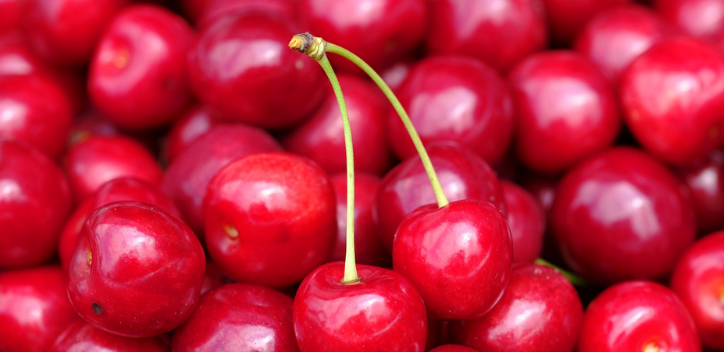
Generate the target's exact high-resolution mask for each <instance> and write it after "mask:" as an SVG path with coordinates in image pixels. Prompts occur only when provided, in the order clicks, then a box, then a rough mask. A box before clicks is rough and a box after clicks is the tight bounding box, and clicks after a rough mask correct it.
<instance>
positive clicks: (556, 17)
mask: <svg viewBox="0 0 724 352" xmlns="http://www.w3.org/2000/svg"><path fill="white" fill-rule="evenodd" d="M630 2H633V1H632V0H543V5H544V7H545V13H546V17H547V18H548V29H549V33H550V35H551V38H552V41H553V42H554V43H558V44H568V43H570V42H571V41H572V40H573V38H575V37H576V35H578V33H579V32H580V31H581V29H582V28H583V27H584V26H585V25H586V23H588V21H589V20H590V19H591V18H593V17H594V16H595V15H596V14H597V13H599V12H602V11H604V10H606V9H609V8H612V7H616V6H617V5H621V4H626V3H630Z"/></svg>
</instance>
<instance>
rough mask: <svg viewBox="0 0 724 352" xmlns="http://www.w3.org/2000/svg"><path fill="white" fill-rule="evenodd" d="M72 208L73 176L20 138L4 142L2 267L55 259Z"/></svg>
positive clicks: (0, 169)
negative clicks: (71, 183) (64, 225)
mask: <svg viewBox="0 0 724 352" xmlns="http://www.w3.org/2000/svg"><path fill="white" fill-rule="evenodd" d="M71 207H72V198H71V194H70V187H69V186H68V180H67V179H66V177H65V175H64V174H63V172H62V171H61V170H60V168H59V167H58V166H57V165H56V164H55V163H54V162H53V161H52V160H50V159H49V158H48V157H47V156H45V155H44V154H43V153H41V152H39V151H37V150H36V149H34V148H32V147H29V146H25V145H24V144H22V143H20V142H14V141H9V140H4V141H0V214H3V215H2V217H0V229H2V230H1V231H0V268H22V267H30V266H35V265H38V264H41V263H43V262H45V261H47V260H48V259H50V258H51V257H52V256H53V253H55V250H56V248H57V245H58V236H59V235H60V231H61V228H62V227H63V223H64V222H65V220H66V218H67V217H68V215H69V214H70V211H71V209H72V208H71Z"/></svg>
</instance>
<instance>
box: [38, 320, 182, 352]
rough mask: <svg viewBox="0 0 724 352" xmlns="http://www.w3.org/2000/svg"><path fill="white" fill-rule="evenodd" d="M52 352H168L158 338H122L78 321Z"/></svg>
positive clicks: (60, 337) (66, 331)
mask: <svg viewBox="0 0 724 352" xmlns="http://www.w3.org/2000/svg"><path fill="white" fill-rule="evenodd" d="M49 351H50V352H69V351H78V352H83V351H88V352H89V351H103V352H167V351H168V348H167V347H166V346H165V345H164V344H163V342H161V340H160V339H158V338H143V339H135V338H131V337H125V336H120V335H116V334H112V333H110V332H106V331H103V330H101V329H98V328H95V327H93V325H91V324H88V323H87V322H85V321H82V320H80V321H78V322H76V323H74V324H72V325H70V326H68V328H67V329H65V330H64V331H63V332H62V333H61V334H60V335H59V336H58V338H57V339H56V340H55V343H54V344H53V346H52V348H50V350H49Z"/></svg>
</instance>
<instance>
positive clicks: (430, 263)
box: [392, 199, 513, 319]
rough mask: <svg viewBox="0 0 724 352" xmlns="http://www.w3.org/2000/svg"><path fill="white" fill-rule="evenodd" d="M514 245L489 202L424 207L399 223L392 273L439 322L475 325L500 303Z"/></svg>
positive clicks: (469, 201)
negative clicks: (404, 280)
mask: <svg viewBox="0 0 724 352" xmlns="http://www.w3.org/2000/svg"><path fill="white" fill-rule="evenodd" d="M512 261H513V244H512V241H511V235H510V230H509V229H508V224H507V222H506V220H505V215H503V213H501V212H500V210H499V209H498V208H497V207H496V206H495V205H493V204H492V203H490V202H487V201H483V200H475V199H465V200H459V201H455V202H451V203H450V204H448V205H446V206H444V207H440V208H438V207H437V205H426V206H423V207H420V208H418V209H417V210H415V211H414V212H412V213H410V214H409V215H408V216H407V217H406V218H405V219H404V220H403V221H402V223H400V226H399V228H398V229H397V233H396V234H395V242H394V244H393V248H392V267H393V268H394V270H395V271H396V272H398V273H400V274H402V275H403V276H405V277H406V278H407V279H408V280H410V281H411V282H412V284H413V285H415V287H416V288H417V289H418V291H419V292H420V295H422V298H423V299H424V300H425V305H426V306H427V309H429V310H430V311H431V312H432V313H433V314H435V316H437V317H439V318H441V319H473V318H477V317H480V316H482V315H483V314H485V313H487V312H488V311H490V309H491V308H492V307H493V306H494V305H495V304H496V303H497V302H498V300H499V299H500V297H501V296H502V295H503V290H504V289H505V287H506V285H507V284H508V279H509V278H510V266H511V263H512Z"/></svg>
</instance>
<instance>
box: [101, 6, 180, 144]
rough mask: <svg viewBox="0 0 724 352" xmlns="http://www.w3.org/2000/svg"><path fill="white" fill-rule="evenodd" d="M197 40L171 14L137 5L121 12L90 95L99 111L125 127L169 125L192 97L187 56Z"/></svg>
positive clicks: (104, 42) (104, 44)
mask: <svg viewBox="0 0 724 352" xmlns="http://www.w3.org/2000/svg"><path fill="white" fill-rule="evenodd" d="M193 39H194V33H193V31H192V29H191V27H190V26H189V25H188V24H187V23H186V22H185V21H184V20H183V19H182V18H181V17H180V16H178V15H176V14H174V13H173V12H171V11H170V10H167V9H164V8H161V7H157V6H154V5H133V6H129V7H127V8H125V9H123V10H122V11H120V12H119V13H118V15H116V16H115V17H114V18H113V21H111V22H110V23H108V25H107V27H106V29H105V31H104V33H103V36H102V37H101V39H100V42H99V43H98V47H97V48H96V50H95V53H94V55H93V58H92V60H91V66H90V71H89V77H88V91H89V93H90V97H91V100H92V102H93V104H94V105H95V107H96V108H98V110H100V111H101V112H102V113H103V114H104V115H105V116H106V117H107V118H108V119H109V120H110V121H111V122H113V123H114V124H116V125H117V126H119V127H122V128H125V129H130V130H148V129H151V128H155V127H159V126H163V125H166V124H167V123H169V122H170V121H171V120H172V119H173V118H174V117H176V115H177V114H179V113H180V112H181V110H182V109H183V108H184V107H185V106H186V104H187V103H188V102H189V99H190V98H191V89H190V87H189V83H188V75H187V69H186V54H187V52H188V51H189V48H190V47H191V45H192V42H193ZM129 102H132V104H130V103H129Z"/></svg>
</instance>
